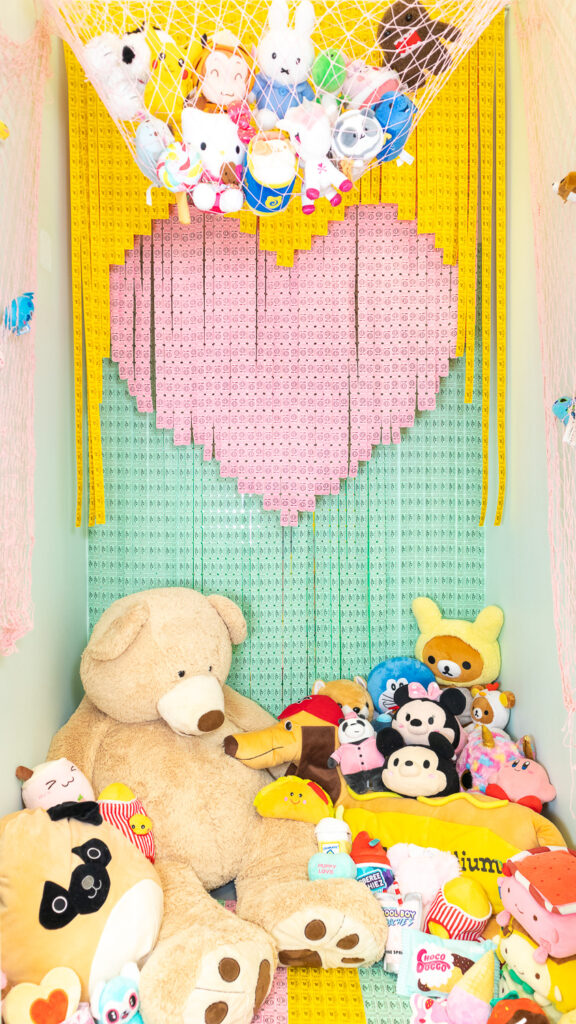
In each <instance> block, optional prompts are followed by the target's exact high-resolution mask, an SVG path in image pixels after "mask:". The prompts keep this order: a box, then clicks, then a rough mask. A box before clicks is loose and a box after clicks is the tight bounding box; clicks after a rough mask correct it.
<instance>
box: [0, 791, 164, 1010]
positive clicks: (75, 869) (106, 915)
mask: <svg viewBox="0 0 576 1024" xmlns="http://www.w3.org/2000/svg"><path fill="white" fill-rule="evenodd" d="M62 806H63V807H64V808H67V809H69V808H71V807H72V808H73V809H74V810H75V812H76V813H77V814H79V815H82V816H83V820H78V818H76V817H73V818H68V817H58V815H59V813H60V810H61V808H53V809H52V810H50V811H44V810H42V809H40V808H39V809H37V810H33V811H30V810H25V811H19V812H17V813H16V814H10V815H8V817H6V818H3V819H2V821H1V822H0V934H1V935H2V967H3V970H4V971H5V973H6V977H7V979H8V983H9V984H10V985H17V984H19V983H20V982H34V983H35V984H39V983H40V982H41V981H42V979H43V977H44V975H45V974H46V973H47V972H48V971H50V970H52V969H53V968H55V967H60V966H61V965H63V964H64V965H66V966H67V967H70V968H72V970H73V971H75V972H76V974H77V975H78V977H79V979H80V982H81V985H82V998H83V999H87V998H88V996H89V994H90V992H91V991H92V989H93V988H94V986H95V985H96V984H97V983H98V982H99V981H107V980H108V979H109V978H111V977H113V976H114V975H115V974H118V973H119V972H120V970H121V969H122V967H123V965H124V964H125V963H126V962H127V961H129V960H134V961H140V960H142V959H143V958H144V957H146V956H148V954H149V953H151V951H152V950H153V948H154V946H155V944H156V939H157V937H158V933H159V930H160V924H161V921H162V912H163V902H164V901H163V894H162V888H161V886H160V881H159V878H158V876H157V874H156V872H155V870H154V868H153V867H152V865H151V864H150V863H149V862H148V861H147V860H146V858H145V857H143V856H142V854H141V853H140V852H139V851H138V850H137V849H136V848H135V847H134V846H132V844H131V843H129V842H127V841H126V839H125V838H124V837H123V836H122V835H121V833H120V832H119V831H118V830H117V829H115V828H113V827H112V825H108V824H107V823H106V822H103V821H102V817H101V815H100V813H99V811H98V806H97V804H96V803H93V802H88V801H86V802H81V803H79V804H77V805H73V804H65V805H62ZM53 817H54V818H55V819H57V820H53Z"/></svg>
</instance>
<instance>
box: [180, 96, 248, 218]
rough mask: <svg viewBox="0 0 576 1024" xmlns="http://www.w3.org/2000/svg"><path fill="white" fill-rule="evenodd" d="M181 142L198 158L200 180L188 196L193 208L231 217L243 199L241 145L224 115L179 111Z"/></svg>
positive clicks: (186, 110) (187, 108)
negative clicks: (226, 214)
mask: <svg viewBox="0 0 576 1024" xmlns="http://www.w3.org/2000/svg"><path fill="white" fill-rule="evenodd" d="M182 138H183V140H184V143H185V145H186V147H187V149H188V151H189V152H190V153H191V154H198V157H199V158H200V164H201V169H200V176H199V181H198V184H195V185H194V186H193V187H192V188H191V190H190V194H191V196H192V202H193V203H194V206H196V207H197V209H199V210H203V211H204V212H206V213H208V212H210V213H234V212H238V210H240V209H241V208H242V204H243V202H244V195H243V192H242V187H241V182H242V174H243V160H244V155H245V152H246V150H245V148H244V144H243V143H242V142H241V141H240V137H239V135H238V128H237V127H236V125H235V124H234V123H233V121H231V120H230V118H229V117H228V115H227V114H207V113H206V112H205V111H204V110H197V109H196V108H195V107H185V109H184V110H183V111H182Z"/></svg>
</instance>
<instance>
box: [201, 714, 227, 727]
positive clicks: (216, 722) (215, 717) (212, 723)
mask: <svg viewBox="0 0 576 1024" xmlns="http://www.w3.org/2000/svg"><path fill="white" fill-rule="evenodd" d="M223 721H224V715H223V714H222V712H221V711H207V712H206V714H205V715H201V716H200V718H199V720H198V728H199V729H200V732H214V729H219V728H220V726H221V725H222V722H223Z"/></svg>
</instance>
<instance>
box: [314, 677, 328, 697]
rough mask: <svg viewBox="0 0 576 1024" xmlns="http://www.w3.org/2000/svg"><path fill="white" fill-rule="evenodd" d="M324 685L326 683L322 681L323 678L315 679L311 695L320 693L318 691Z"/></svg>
mask: <svg viewBox="0 0 576 1024" xmlns="http://www.w3.org/2000/svg"><path fill="white" fill-rule="evenodd" d="M325 686H326V683H325V682H324V680H323V679H316V680H315V682H314V686H313V687H312V696H315V695H316V694H317V693H320V691H321V690H323V689H324V687H325Z"/></svg>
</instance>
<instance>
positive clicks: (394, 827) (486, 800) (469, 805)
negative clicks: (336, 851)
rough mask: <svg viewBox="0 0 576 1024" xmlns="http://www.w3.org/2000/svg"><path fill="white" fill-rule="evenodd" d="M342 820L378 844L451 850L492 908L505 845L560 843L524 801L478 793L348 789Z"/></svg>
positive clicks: (496, 904) (498, 904) (520, 847)
mask: <svg viewBox="0 0 576 1024" xmlns="http://www.w3.org/2000/svg"><path fill="white" fill-rule="evenodd" d="M346 803H347V805H348V806H347V807H346V809H345V811H344V820H345V821H346V822H347V823H348V825H349V826H350V828H351V830H352V835H353V836H356V835H358V833H359V832H363V831H366V832H368V834H369V835H370V836H371V837H372V838H374V839H379V840H380V842H381V843H382V845H383V846H385V847H388V846H393V845H394V844H395V843H415V844H416V845H417V846H432V847H435V848H436V849H438V850H446V851H448V852H449V853H454V854H455V856H456V857H457V858H458V861H459V863H460V867H461V868H462V872H463V873H464V874H467V875H470V877H471V878H473V879H475V880H476V881H478V882H479V883H480V884H481V885H482V887H483V888H484V890H485V892H486V895H487V896H488V899H489V900H490V902H491V904H492V906H493V908H494V911H495V912H496V913H497V912H498V911H500V910H501V909H502V901H501V899H500V894H499V892H498V878H499V876H500V875H501V874H502V866H503V863H504V861H506V860H507V858H508V857H509V856H511V855H510V853H509V852H508V851H510V850H514V852H515V853H518V852H519V851H520V850H531V849H534V848H535V847H536V846H548V845H550V844H553V845H558V846H565V845H566V843H565V841H564V839H563V837H562V835H561V834H560V832H559V831H558V829H557V828H556V827H555V826H554V825H553V824H552V822H550V821H548V820H547V819H546V818H543V817H542V815H540V814H536V812H535V811H532V810H531V809H530V808H529V807H523V806H521V805H520V804H511V803H508V801H507V800H494V799H492V798H490V797H486V796H484V794H481V793H456V794H454V795H452V796H447V797H440V798H427V797H419V798H418V799H416V800H414V799H410V798H406V797H398V796H395V795H394V794H393V793H387V794H382V793H379V794H374V795H372V794H367V795H365V796H362V797H358V796H356V795H355V794H352V793H351V791H350V790H348V800H347V801H346Z"/></svg>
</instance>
